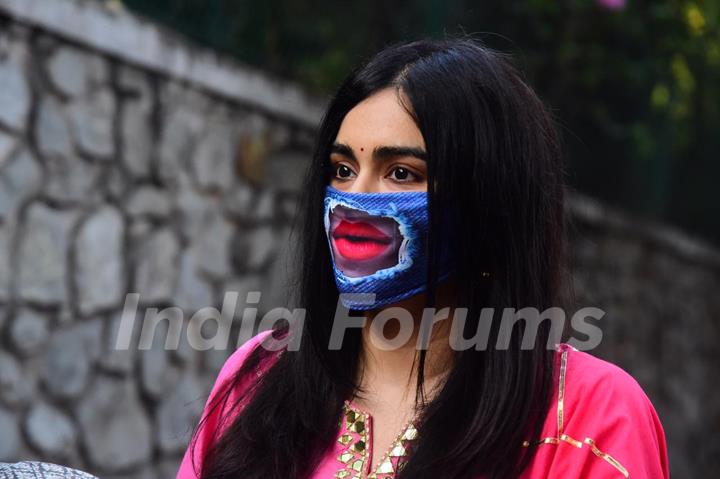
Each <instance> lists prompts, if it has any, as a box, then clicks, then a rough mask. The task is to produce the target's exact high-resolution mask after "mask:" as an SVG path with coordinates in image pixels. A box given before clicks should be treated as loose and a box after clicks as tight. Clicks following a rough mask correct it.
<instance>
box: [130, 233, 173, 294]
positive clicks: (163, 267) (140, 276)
mask: <svg viewBox="0 0 720 479" xmlns="http://www.w3.org/2000/svg"><path fill="white" fill-rule="evenodd" d="M138 243H139V244H138V245H137V252H136V254H135V283H134V292H137V293H140V301H141V302H143V303H157V302H163V301H169V300H170V298H171V297H172V294H173V291H174V290H175V282H176V278H177V271H178V267H179V253H180V244H179V243H178V240H177V238H176V237H175V234H173V232H172V231H171V230H169V229H167V228H166V229H162V230H159V231H157V232H154V233H152V234H150V235H148V236H146V237H144V238H142V239H140V240H138Z"/></svg>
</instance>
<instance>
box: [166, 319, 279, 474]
mask: <svg viewBox="0 0 720 479" xmlns="http://www.w3.org/2000/svg"><path fill="white" fill-rule="evenodd" d="M271 335H272V331H263V332H261V333H259V334H257V335H255V336H253V337H252V338H250V339H249V340H248V341H246V342H245V343H244V344H243V345H242V346H240V347H239V348H238V349H236V350H235V351H234V352H233V353H232V354H231V355H230V356H229V357H228V359H227V360H226V361H225V363H224V364H223V366H222V368H221V369H220V373H219V374H218V375H217V378H216V379H215V384H214V385H213V387H212V390H211V391H210V394H209V396H208V398H207V401H206V403H205V408H204V409H203V412H202V416H201V420H200V422H199V423H198V426H197V427H196V429H195V432H194V434H193V438H192V440H191V441H190V443H189V444H188V447H187V449H186V450H185V455H184V456H183V460H182V463H181V465H180V469H179V470H178V474H177V478H178V479H197V478H198V477H200V474H199V473H198V470H199V469H201V468H202V464H203V462H204V459H205V452H206V451H208V450H209V449H210V447H212V445H213V444H214V442H215V441H216V440H217V438H219V437H220V436H221V434H222V432H223V431H224V428H225V427H226V426H227V425H228V424H229V423H230V422H231V420H232V418H233V417H235V415H236V414H237V413H238V409H239V407H241V405H240V404H239V403H236V401H235V400H236V399H237V398H238V397H240V396H241V395H242V393H243V390H244V389H245V388H246V387H247V386H248V384H249V383H247V382H246V381H244V380H243V381H240V382H236V381H235V380H234V379H235V377H236V373H237V372H238V371H240V369H241V368H242V365H243V364H244V363H245V360H246V359H247V358H248V357H249V356H250V355H251V354H252V352H253V351H255V349H256V348H258V347H263V345H264V344H265V342H266V340H267V339H268V338H270V337H271ZM260 366H264V365H260ZM257 371H258V372H260V369H259V368H258V369H257Z"/></svg>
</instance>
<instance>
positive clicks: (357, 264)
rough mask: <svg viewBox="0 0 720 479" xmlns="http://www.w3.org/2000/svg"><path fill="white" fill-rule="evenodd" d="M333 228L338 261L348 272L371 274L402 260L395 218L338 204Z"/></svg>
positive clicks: (333, 216) (359, 274)
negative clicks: (374, 214) (399, 253)
mask: <svg viewBox="0 0 720 479" xmlns="http://www.w3.org/2000/svg"><path fill="white" fill-rule="evenodd" d="M331 232H332V234H331V244H332V249H333V254H334V256H335V262H336V264H337V265H338V267H339V268H340V270H341V271H343V273H344V274H345V275H347V276H350V277H359V276H367V275H370V274H373V273H375V272H376V271H378V270H380V269H384V268H389V267H392V266H394V265H396V264H397V262H398V251H399V249H400V243H401V235H400V232H399V230H398V226H397V223H396V222H395V221H394V220H393V219H392V218H388V217H380V216H371V215H368V214H366V213H364V212H361V211H357V210H352V209H350V208H345V207H343V206H337V207H335V208H334V210H333V212H332V213H331Z"/></svg>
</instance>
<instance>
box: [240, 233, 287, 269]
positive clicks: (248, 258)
mask: <svg viewBox="0 0 720 479" xmlns="http://www.w3.org/2000/svg"><path fill="white" fill-rule="evenodd" d="M277 236H278V234H277V233H276V232H275V231H274V230H273V228H272V227H271V226H259V227H257V228H255V229H254V230H252V231H250V232H247V233H239V235H238V243H239V247H238V249H237V250H236V255H237V257H236V260H237V262H238V263H240V264H242V265H244V266H245V267H246V268H247V269H248V271H258V270H260V269H262V268H263V267H264V266H265V265H267V264H268V262H269V261H270V259H271V258H272V256H273V253H274V252H275V250H276V248H277Z"/></svg>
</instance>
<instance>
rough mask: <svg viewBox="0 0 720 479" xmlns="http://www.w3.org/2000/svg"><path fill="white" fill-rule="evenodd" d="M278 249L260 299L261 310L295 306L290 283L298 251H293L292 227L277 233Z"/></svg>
mask: <svg viewBox="0 0 720 479" xmlns="http://www.w3.org/2000/svg"><path fill="white" fill-rule="evenodd" d="M276 236H277V240H276V241H277V245H278V246H277V250H276V252H275V253H274V254H273V259H272V264H271V266H270V269H269V271H268V272H267V274H266V276H267V284H266V285H265V289H264V290H263V295H262V299H261V300H260V310H261V311H269V310H270V309H273V308H279V307H293V305H292V304H290V301H289V299H290V287H289V286H290V285H289V280H290V278H292V277H293V267H294V264H293V262H292V259H293V258H295V257H296V254H297V252H296V251H293V245H295V244H296V242H294V241H292V238H291V229H290V228H289V227H286V228H283V230H282V231H281V232H280V233H279V234H277V235H276Z"/></svg>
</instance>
